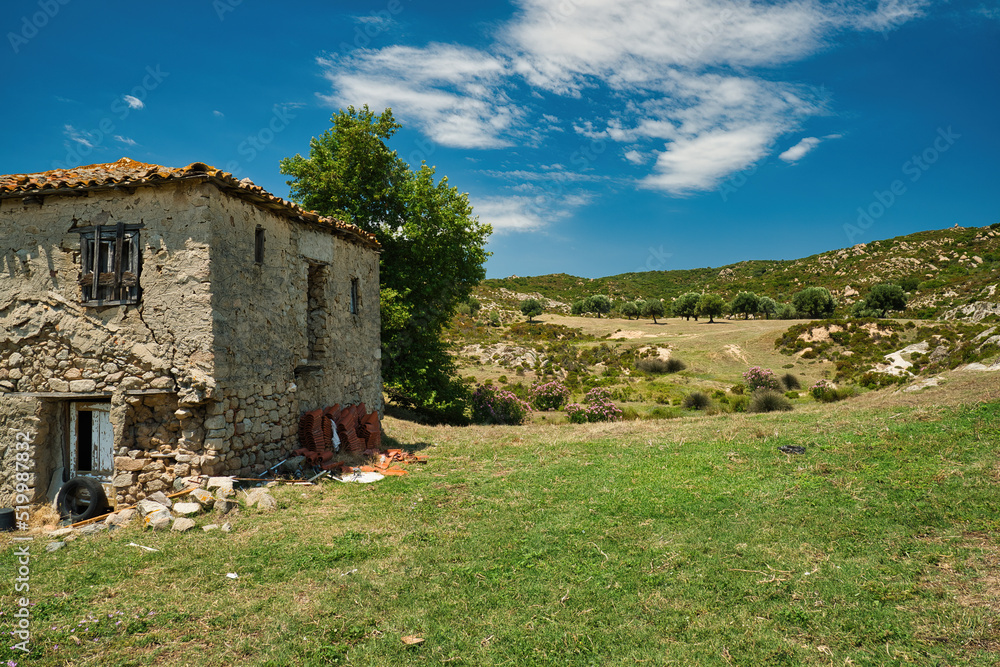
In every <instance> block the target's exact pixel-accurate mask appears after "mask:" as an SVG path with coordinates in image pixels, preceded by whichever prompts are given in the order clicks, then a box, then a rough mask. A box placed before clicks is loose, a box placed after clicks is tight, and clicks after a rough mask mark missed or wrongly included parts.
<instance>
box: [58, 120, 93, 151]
mask: <svg viewBox="0 0 1000 667" xmlns="http://www.w3.org/2000/svg"><path fill="white" fill-rule="evenodd" d="M63 136H65V137H66V138H67V139H69V140H70V141H72V142H75V143H78V144H80V145H81V146H83V147H84V148H93V147H94V146H95V145H96V142H95V137H94V135H93V133H91V132H87V131H80V130H78V129H76V128H75V127H73V126H72V125H63Z"/></svg>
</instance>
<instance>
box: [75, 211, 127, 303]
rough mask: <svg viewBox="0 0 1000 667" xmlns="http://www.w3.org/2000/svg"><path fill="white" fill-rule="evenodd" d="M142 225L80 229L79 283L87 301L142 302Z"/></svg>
mask: <svg viewBox="0 0 1000 667" xmlns="http://www.w3.org/2000/svg"><path fill="white" fill-rule="evenodd" d="M139 227H140V225H124V224H122V223H118V224H117V225H114V226H112V225H96V226H94V227H88V228H86V229H81V230H80V287H81V288H82V290H83V301H84V303H85V304H86V305H90V306H94V305H115V304H133V303H138V302H139Z"/></svg>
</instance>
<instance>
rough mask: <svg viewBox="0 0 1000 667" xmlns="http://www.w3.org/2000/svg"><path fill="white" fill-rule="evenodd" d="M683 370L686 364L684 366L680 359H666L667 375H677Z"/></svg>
mask: <svg viewBox="0 0 1000 667" xmlns="http://www.w3.org/2000/svg"><path fill="white" fill-rule="evenodd" d="M685 368H687V364H685V363H684V362H683V361H681V360H680V359H677V358H676V357H670V358H669V359H667V372H668V373H679V372H680V371H682V370H684V369H685Z"/></svg>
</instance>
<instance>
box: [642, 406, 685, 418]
mask: <svg viewBox="0 0 1000 667" xmlns="http://www.w3.org/2000/svg"><path fill="white" fill-rule="evenodd" d="M678 417H680V414H679V413H678V412H677V411H676V410H674V409H673V408H661V407H655V408H653V409H652V410H650V411H649V412H648V413H647V414H646V419H677V418H678Z"/></svg>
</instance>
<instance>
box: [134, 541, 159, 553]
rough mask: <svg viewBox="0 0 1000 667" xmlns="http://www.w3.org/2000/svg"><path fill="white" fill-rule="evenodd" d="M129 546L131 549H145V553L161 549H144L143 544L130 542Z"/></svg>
mask: <svg viewBox="0 0 1000 667" xmlns="http://www.w3.org/2000/svg"><path fill="white" fill-rule="evenodd" d="M128 546H130V547H139V548H140V549H143V550H145V551H159V549H154V548H153V547H144V546H142V545H141V544H136V543H135V542H129V543H128Z"/></svg>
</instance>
